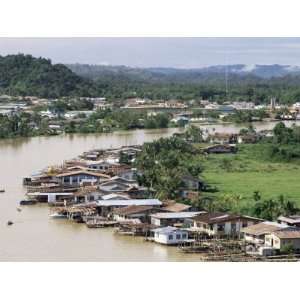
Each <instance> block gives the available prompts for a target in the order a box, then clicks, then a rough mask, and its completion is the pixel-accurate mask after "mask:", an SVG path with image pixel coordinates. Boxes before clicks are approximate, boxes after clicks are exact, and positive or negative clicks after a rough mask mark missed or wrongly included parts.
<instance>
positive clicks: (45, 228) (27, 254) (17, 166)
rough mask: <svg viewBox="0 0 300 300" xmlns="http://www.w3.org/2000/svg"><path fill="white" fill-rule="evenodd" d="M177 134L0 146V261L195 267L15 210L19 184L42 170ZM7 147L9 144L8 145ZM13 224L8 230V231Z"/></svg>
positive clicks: (141, 245) (185, 257) (179, 256)
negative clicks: (95, 151)
mask: <svg viewBox="0 0 300 300" xmlns="http://www.w3.org/2000/svg"><path fill="white" fill-rule="evenodd" d="M176 131H177V129H175V128H174V129H165V130H135V131H130V132H126V131H125V132H115V133H113V134H97V135H72V136H70V135H64V136H53V137H35V138H29V139H12V140H5V141H0V165H1V168H2V173H1V174H3V176H2V177H1V186H3V187H4V188H5V193H3V194H2V193H1V194H0V220H1V224H0V235H1V247H0V261H199V257H198V256H197V255H194V254H191V255H189V254H183V253H181V252H178V251H177V249H176V248H173V247H171V248H169V247H165V246H162V245H157V244H154V243H146V242H144V241H143V240H142V239H140V238H137V239H132V238H131V237H127V236H119V235H115V234H113V231H112V229H111V228H103V229H101V230H100V231H99V230H95V231H94V230H91V229H88V228H86V226H82V224H77V223H73V222H68V221H66V220H51V219H49V209H48V207H47V206H45V205H44V204H38V205H35V206H31V207H22V211H21V212H18V211H17V209H16V208H17V207H18V203H19V201H20V200H21V199H23V197H24V194H25V192H26V191H25V189H24V188H23V186H22V178H23V177H26V176H28V175H29V174H32V173H33V172H34V171H36V170H41V169H43V168H44V167H45V166H46V165H56V164H57V163H58V162H61V161H63V160H66V159H70V158H73V157H75V156H77V155H78V154H80V153H82V152H84V151H88V150H90V149H93V148H105V149H107V148H111V147H115V148H116V147H120V146H128V145H134V144H141V143H143V142H146V141H152V140H154V139H158V138H160V137H167V136H170V135H172V134H173V133H174V132H176ZM7 141H9V142H7ZM8 220H13V221H14V225H13V226H7V225H6V223H7V221H8Z"/></svg>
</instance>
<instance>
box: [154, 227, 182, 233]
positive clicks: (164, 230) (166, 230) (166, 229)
mask: <svg viewBox="0 0 300 300" xmlns="http://www.w3.org/2000/svg"><path fill="white" fill-rule="evenodd" d="M151 231H152V232H158V233H164V234H168V233H172V232H174V231H186V230H184V229H178V228H176V227H172V226H167V227H161V228H156V229H152V230H151Z"/></svg>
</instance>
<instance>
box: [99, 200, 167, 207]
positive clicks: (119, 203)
mask: <svg viewBox="0 0 300 300" xmlns="http://www.w3.org/2000/svg"><path fill="white" fill-rule="evenodd" d="M161 204H162V203H161V201H159V200H158V199H129V200H98V201H97V205H98V206H129V205H161Z"/></svg>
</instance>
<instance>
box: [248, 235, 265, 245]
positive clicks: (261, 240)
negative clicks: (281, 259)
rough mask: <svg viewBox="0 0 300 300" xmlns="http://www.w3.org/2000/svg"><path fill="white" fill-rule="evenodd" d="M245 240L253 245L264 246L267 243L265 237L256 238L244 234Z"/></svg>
mask: <svg viewBox="0 0 300 300" xmlns="http://www.w3.org/2000/svg"><path fill="white" fill-rule="evenodd" d="M244 240H245V241H246V242H249V243H252V244H263V243H264V242H265V236H264V235H263V236H255V235H251V234H246V233H245V234H244Z"/></svg>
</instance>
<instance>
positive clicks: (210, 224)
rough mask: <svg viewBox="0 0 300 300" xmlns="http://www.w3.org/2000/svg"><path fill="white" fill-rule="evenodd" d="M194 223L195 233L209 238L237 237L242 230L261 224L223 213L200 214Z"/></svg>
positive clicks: (257, 220) (250, 218)
mask: <svg viewBox="0 0 300 300" xmlns="http://www.w3.org/2000/svg"><path fill="white" fill-rule="evenodd" d="M193 221H194V223H193V226H192V228H191V229H192V230H193V231H198V232H201V233H204V234H207V235H209V236H237V235H239V234H240V233H241V231H242V228H244V227H248V226H250V225H253V224H255V223H259V222H261V220H260V219H257V218H253V217H249V216H240V215H235V214H228V213H222V212H212V213H204V214H200V215H197V216H195V217H194V218H193Z"/></svg>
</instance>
